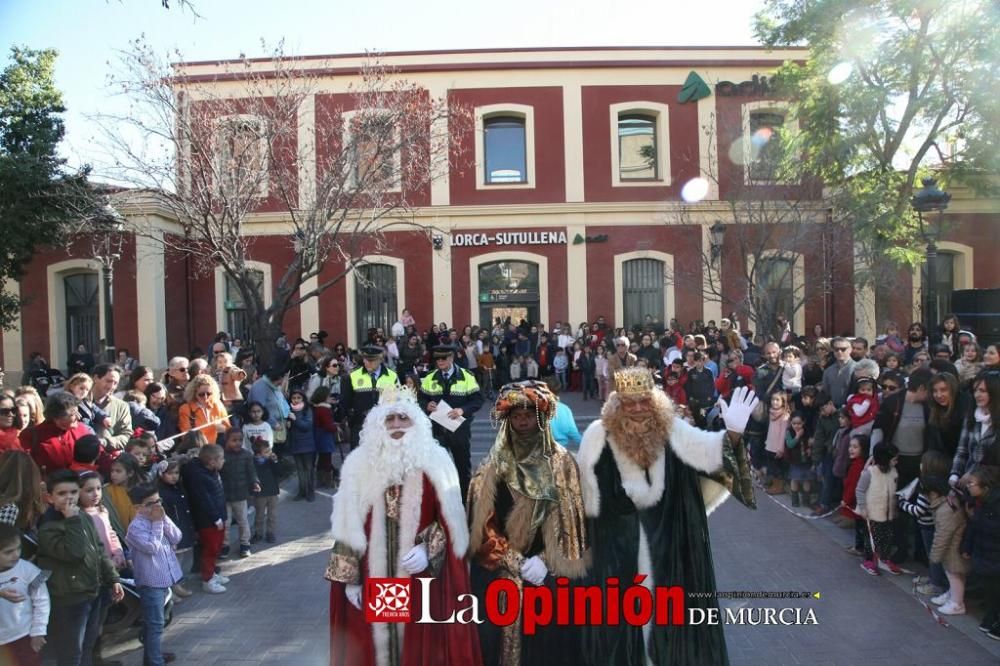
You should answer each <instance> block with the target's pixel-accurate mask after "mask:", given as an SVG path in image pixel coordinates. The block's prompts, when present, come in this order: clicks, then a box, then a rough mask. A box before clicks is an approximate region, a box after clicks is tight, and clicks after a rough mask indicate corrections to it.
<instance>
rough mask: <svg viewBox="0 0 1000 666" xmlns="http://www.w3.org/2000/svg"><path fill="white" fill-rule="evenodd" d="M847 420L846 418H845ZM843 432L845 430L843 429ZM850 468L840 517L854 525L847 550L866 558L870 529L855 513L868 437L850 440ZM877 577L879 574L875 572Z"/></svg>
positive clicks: (848, 446) (846, 477)
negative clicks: (851, 538) (852, 541)
mask: <svg viewBox="0 0 1000 666" xmlns="http://www.w3.org/2000/svg"><path fill="white" fill-rule="evenodd" d="M844 418H845V420H846V416H845V417H844ZM842 430H843V428H842ZM847 455H848V460H849V463H848V467H847V469H846V472H845V475H844V494H843V495H842V496H841V500H840V515H841V516H843V517H844V518H846V519H848V520H851V521H852V523H853V525H854V546H852V547H851V548H848V549H847V552H849V553H851V554H852V555H858V556H864V554H865V551H866V550H867V549H868V546H867V545H866V544H867V543H868V527H867V526H866V525H865V521H864V519H863V518H861V516H859V515H858V514H857V513H856V512H855V510H854V509H855V508H856V507H857V506H858V500H857V488H858V480H859V479H860V478H861V472H862V471H864V469H865V461H866V460H867V459H868V435H856V436H854V437H851V438H850V443H849V444H848V445H847ZM875 573H876V575H877V574H878V572H877V571H876V572H875Z"/></svg>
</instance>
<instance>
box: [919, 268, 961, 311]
mask: <svg viewBox="0 0 1000 666" xmlns="http://www.w3.org/2000/svg"><path fill="white" fill-rule="evenodd" d="M934 268H935V270H934V278H935V280H934V281H935V282H936V284H935V287H936V292H937V307H936V308H935V309H933V310H924V312H929V311H933V312H937V317H938V321H935V322H926V323H927V325H928V326H936V325H937V324H938V323H940V321H941V320H942V319H943V318H944V316H945V315H946V314H948V313H949V312H951V292H953V291H955V253H953V252H938V255H937V262H936V263H935V264H934ZM920 287H921V290H922V291H921V293H922V294H925V296H924V299H923V300H925V301H926V300H927V297H926V294H927V293H928V291H927V262H926V261H924V263H923V264H922V265H921V268H920Z"/></svg>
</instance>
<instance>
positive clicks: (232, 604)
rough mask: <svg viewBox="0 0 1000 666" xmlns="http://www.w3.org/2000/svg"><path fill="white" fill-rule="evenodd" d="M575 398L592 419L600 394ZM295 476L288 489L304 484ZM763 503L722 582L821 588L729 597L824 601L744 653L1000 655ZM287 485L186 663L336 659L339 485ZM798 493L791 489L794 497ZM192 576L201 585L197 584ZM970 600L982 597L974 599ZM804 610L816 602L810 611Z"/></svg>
mask: <svg viewBox="0 0 1000 666" xmlns="http://www.w3.org/2000/svg"><path fill="white" fill-rule="evenodd" d="M567 402H568V403H569V404H570V405H571V406H572V407H573V409H574V411H575V413H576V414H577V415H578V421H579V423H580V426H581V430H582V429H583V426H584V425H585V424H586V423H588V422H589V421H590V420H592V419H594V418H596V417H597V415H598V412H599V403H596V402H586V403H585V402H581V401H580V400H579V397H578V395H570V396H569V397H568V400H567ZM474 427H475V438H474V447H473V449H474V453H473V455H474V457H475V459H476V460H477V461H478V460H479V459H481V458H482V456H483V455H485V453H486V452H487V451H488V449H489V447H490V445H491V444H492V439H493V433H492V431H491V430H490V426H489V418H488V417H487V414H486V412H485V409H484V411H483V412H481V413H480V415H479V418H478V419H477V421H476V422H475V426H474ZM294 483H295V482H294V481H288V482H286V486H285V491H287V490H288V489H292V490H294ZM757 497H758V503H759V509H758V510H757V511H749V510H747V509H745V508H744V507H742V506H740V505H739V504H737V503H736V502H735V501H729V502H727V503H726V504H724V505H723V506H722V507H721V508H720V509H719V510H718V511H717V512H716V513H714V514H713V515H712V517H711V519H710V520H709V525H710V528H711V531H712V543H713V550H714V556H715V568H716V574H717V578H718V588H719V590H720V591H778V590H797V591H810V592H819V593H820V598H819V599H809V600H808V601H801V600H783V599H775V600H767V601H761V600H755V601H739V600H732V601H730V600H725V601H723V602H722V606H723V608H726V607H730V608H738V607H740V606H747V607H774V608H780V607H796V608H802V609H806V608H811V609H813V611H814V613H815V616H816V619H817V621H818V625H814V626H746V625H741V626H736V625H730V626H727V627H726V638H727V641H728V644H729V655H730V660H731V662H732V663H733V664H746V665H751V664H774V665H779V664H812V665H822V664H831V665H832V664H859V663H864V664H935V663H937V664H944V663H959V664H963V666H976V665H979V664H996V663H998V662H1000V644H998V643H995V642H992V641H989V640H988V639H986V638H985V637H984V636H983V634H981V633H980V632H979V631H977V630H976V623H977V621H976V620H975V618H974V617H973V616H971V615H970V616H966V617H958V618H951V619H950V622H951V626H950V627H943V626H940V625H939V624H937V623H936V622H935V621H934V619H933V618H932V616H931V615H930V614H929V613H928V612H927V611H926V610H925V609H924V607H923V606H921V604H920V603H919V602H918V601H917V600H916V599H914V598H913V596H912V595H911V592H910V582H909V577H898V578H897V577H891V576H888V575H883V576H882V577H879V578H872V577H869V576H866V575H865V574H864V573H862V571H861V570H860V568H859V566H858V562H859V560H858V558H856V557H853V556H851V555H848V554H846V553H845V552H844V550H843V546H845V545H848V544H849V543H850V542H851V539H853V533H852V532H851V531H849V530H842V529H839V528H837V527H835V526H834V525H832V524H831V523H829V522H828V521H826V520H820V521H806V520H802V519H800V518H797V517H795V516H793V515H792V514H790V513H789V512H787V511H785V510H783V509H782V508H781V507H779V506H778V504H777V503H775V502H774V501H772V500H771V499H769V498H767V497H766V496H765V495H764V494H763V493H760V492H758V495H757ZM290 499H291V496H290V495H288V494H287V492H283V493H282V502H281V505H280V507H279V531H278V535H279V540H280V542H279V543H278V544H273V545H268V546H266V547H264V545H263V544H261V545H259V546H258V547H256V548H255V552H254V554H253V556H252V557H250V558H248V559H245V560H226V561H224V562H223V564H222V567H223V572H224V573H225V574H226V575H228V576H230V577H231V578H232V583H231V584H230V585H229V591H228V592H227V593H225V594H221V595H207V594H202V593H201V592H200V591H199V592H197V593H196V594H195V595H193V596H191V597H190V598H188V599H186V600H184V601H183V602H182V603H180V604H178V605H177V606H176V609H175V614H174V621H173V623H172V624H171V625H170V627H169V628H168V629H167V631H166V633H165V635H164V649H165V650H168V651H172V652H175V653H176V654H177V655H178V660H179V663H182V664H295V665H299V664H301V665H302V666H311V665H319V664H326V663H327V636H328V629H327V604H328V596H329V585H328V583H326V581H324V580H323V570H324V567H325V564H326V558H327V551H328V549H329V545H330V544H329V537H328V529H329V514H330V497H329V496H321V497H319V498H317V502H315V503H313V504H308V503H305V502H292V501H290ZM786 501H787V500H786ZM192 587H195V586H194V585H192ZM970 607H973V608H974V606H972V602H971V601H970ZM803 615H804V611H803ZM139 648H140V646H139V643H138V641H136V640H134V639H131V640H127V641H121V640H118V641H117V642H113V643H112V645H111V647H109V649H108V650H106V652H105V656H106V657H109V658H116V659H122V660H123V661H124V663H125V664H128V665H129V666H133V665H135V666H138V665H139V664H141V663H142V654H141V651H140V650H139Z"/></svg>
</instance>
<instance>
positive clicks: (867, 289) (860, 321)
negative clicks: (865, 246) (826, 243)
mask: <svg viewBox="0 0 1000 666" xmlns="http://www.w3.org/2000/svg"><path fill="white" fill-rule="evenodd" d="M870 273H871V267H870V266H869V265H868V264H867V263H866V262H865V258H864V254H863V252H862V249H861V246H860V245H859V244H857V243H855V245H854V274H855V275H857V274H870ZM875 331H876V328H875V289H874V288H873V287H872V286H871V285H866V286H864V287H857V286H855V289H854V334H855V335H860V336H862V337H864V338H866V339H868V340H874V339H875V335H876V333H875Z"/></svg>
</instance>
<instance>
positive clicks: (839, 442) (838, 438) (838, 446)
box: [833, 424, 851, 479]
mask: <svg viewBox="0 0 1000 666" xmlns="http://www.w3.org/2000/svg"><path fill="white" fill-rule="evenodd" d="M838 425H839V424H838ZM850 444H851V429H850V428H840V429H838V430H837V432H836V433H834V435H833V475H834V476H835V477H837V478H838V479H843V478H844V477H845V476H847V468H848V467H849V466H850V464H851V454H850V451H848V449H849V448H850Z"/></svg>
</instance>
